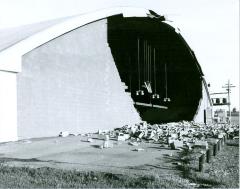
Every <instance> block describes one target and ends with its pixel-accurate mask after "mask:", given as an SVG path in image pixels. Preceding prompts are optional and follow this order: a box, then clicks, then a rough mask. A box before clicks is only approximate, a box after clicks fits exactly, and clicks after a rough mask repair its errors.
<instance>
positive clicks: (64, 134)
mask: <svg viewBox="0 0 240 189" xmlns="http://www.w3.org/2000/svg"><path fill="white" fill-rule="evenodd" d="M58 136H60V137H67V136H69V132H68V131H62V132H60V133H59V135H58Z"/></svg>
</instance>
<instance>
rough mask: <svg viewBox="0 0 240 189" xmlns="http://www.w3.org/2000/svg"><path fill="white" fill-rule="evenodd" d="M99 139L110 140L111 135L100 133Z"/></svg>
mask: <svg viewBox="0 0 240 189" xmlns="http://www.w3.org/2000/svg"><path fill="white" fill-rule="evenodd" d="M98 139H100V140H109V135H108V134H103V133H101V134H98Z"/></svg>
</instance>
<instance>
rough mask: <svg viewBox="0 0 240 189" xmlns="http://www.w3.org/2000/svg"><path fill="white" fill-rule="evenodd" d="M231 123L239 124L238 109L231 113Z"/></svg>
mask: <svg viewBox="0 0 240 189" xmlns="http://www.w3.org/2000/svg"><path fill="white" fill-rule="evenodd" d="M227 116H228V117H229V111H227ZM231 123H232V124H239V111H237V109H236V108H233V110H232V111H231Z"/></svg>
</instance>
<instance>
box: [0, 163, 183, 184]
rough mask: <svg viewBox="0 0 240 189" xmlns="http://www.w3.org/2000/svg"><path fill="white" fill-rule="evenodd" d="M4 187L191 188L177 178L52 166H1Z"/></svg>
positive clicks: (0, 175)
mask: <svg viewBox="0 0 240 189" xmlns="http://www.w3.org/2000/svg"><path fill="white" fill-rule="evenodd" d="M0 178H1V179H0V188H178V187H184V188H186V187H187V185H186V184H185V185H184V184H183V183H182V181H181V179H180V180H179V179H178V180H176V179H175V178H174V177H172V176H170V177H166V178H162V177H159V176H158V175H144V176H140V177H139V176H134V175H133V176H127V175H121V174H112V173H102V172H80V171H76V170H70V171H69V170H62V169H55V168H49V167H42V168H36V169H34V168H28V167H10V166H6V165H3V164H1V165H0Z"/></svg>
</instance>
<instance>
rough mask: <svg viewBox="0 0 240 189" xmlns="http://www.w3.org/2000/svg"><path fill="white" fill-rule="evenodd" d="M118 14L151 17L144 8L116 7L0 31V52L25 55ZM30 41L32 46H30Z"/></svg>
mask: <svg viewBox="0 0 240 189" xmlns="http://www.w3.org/2000/svg"><path fill="white" fill-rule="evenodd" d="M117 14H123V16H124V17H147V16H148V15H150V12H149V10H147V9H143V8H131V7H115V8H108V9H102V10H99V11H95V12H92V13H88V14H82V15H77V16H72V17H66V18H61V19H56V20H51V21H47V22H41V23H37V24H32V25H26V26H22V27H18V28H12V29H6V30H3V31H0V41H1V43H0V52H2V51H6V50H10V49H12V48H14V49H18V50H19V52H20V54H25V53H27V52H29V51H31V50H32V49H33V48H36V47H37V46H39V45H42V44H43V43H46V42H47V41H50V40H52V39H54V38H56V37H58V36H60V35H62V34H64V33H67V32H69V31H71V30H73V29H76V28H78V27H81V26H83V25H86V24H88V23H91V22H93V21H96V20H100V19H103V18H107V17H109V16H113V15H117ZM30 41H31V44H29V42H30Z"/></svg>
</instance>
